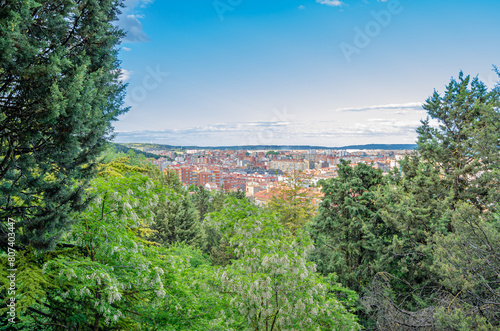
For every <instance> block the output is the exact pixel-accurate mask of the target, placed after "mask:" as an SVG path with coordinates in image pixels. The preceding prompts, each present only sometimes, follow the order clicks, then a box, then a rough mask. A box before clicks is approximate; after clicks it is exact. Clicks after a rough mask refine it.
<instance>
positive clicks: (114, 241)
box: [0, 161, 226, 331]
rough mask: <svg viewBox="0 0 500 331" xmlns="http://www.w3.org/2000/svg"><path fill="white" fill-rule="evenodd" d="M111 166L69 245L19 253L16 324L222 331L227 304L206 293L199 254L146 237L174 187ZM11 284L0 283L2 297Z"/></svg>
mask: <svg viewBox="0 0 500 331" xmlns="http://www.w3.org/2000/svg"><path fill="white" fill-rule="evenodd" d="M107 167H111V168H113V170H112V171H105V170H103V171H101V172H100V173H101V176H100V177H99V178H97V179H95V180H93V181H92V187H91V191H92V193H93V194H94V195H95V196H96V199H94V200H93V201H92V202H91V204H90V205H89V206H88V208H87V210H86V211H85V212H83V213H81V214H79V216H78V222H77V223H76V224H75V225H74V226H73V228H72V230H71V231H70V232H69V233H67V234H66V235H65V236H63V238H62V242H63V243H64V244H61V245H59V246H58V249H57V250H54V251H46V252H43V253H40V252H35V251H34V250H29V249H28V250H26V251H24V252H23V253H22V255H21V256H19V262H20V263H21V264H20V265H21V266H22V267H20V270H19V274H17V277H18V280H19V286H20V287H19V288H18V291H17V299H18V303H19V306H18V307H17V308H18V311H17V312H18V317H19V318H20V320H19V323H16V324H15V325H14V326H13V325H11V327H15V328H18V329H21V330H22V329H27V330H35V329H36V330H39V329H46V330H61V329H69V330H82V329H83V330H135V329H137V330H139V329H140V330H158V329H164V330H172V329H174V330H186V329H197V330H206V329H213V330H221V331H222V330H223V329H221V328H219V325H220V323H221V319H220V311H221V310H223V309H224V307H225V304H226V301H224V300H220V298H218V297H214V296H212V295H211V292H209V291H208V286H207V282H208V280H210V279H211V278H213V277H212V275H213V272H212V270H211V269H210V268H209V266H208V262H207V261H206V260H205V259H204V258H203V257H202V253H201V252H200V251H199V250H196V249H193V248H190V247H186V246H179V245H175V246H172V247H171V248H168V249H167V248H164V247H161V246H159V245H158V244H157V243H155V242H151V241H148V240H147V239H146V238H147V237H148V236H149V235H151V233H152V232H153V230H152V229H151V224H152V222H153V217H154V214H153V210H154V207H155V206H156V205H157V204H158V203H159V201H160V200H161V198H162V197H163V198H164V197H165V196H166V195H167V194H170V193H171V189H169V188H166V187H164V186H163V185H160V183H159V182H157V181H153V180H151V178H150V176H148V175H147V173H145V170H146V169H142V171H136V170H137V169H136V168H135V167H134V166H127V165H126V164H125V165H124V164H120V163H119V162H117V161H116V162H114V163H112V164H108V165H107ZM110 173H112V174H114V175H113V176H110V175H109V174H110ZM6 259H7V257H6V256H0V261H3V262H6ZM4 272H5V271H4V270H2V271H0V273H1V274H2V275H3V276H4ZM6 279H7V278H6V277H2V279H1V280H0V291H2V294H5V292H4V291H5V288H6V286H8V284H6V283H5V281H4V280H6ZM2 309H3V308H2Z"/></svg>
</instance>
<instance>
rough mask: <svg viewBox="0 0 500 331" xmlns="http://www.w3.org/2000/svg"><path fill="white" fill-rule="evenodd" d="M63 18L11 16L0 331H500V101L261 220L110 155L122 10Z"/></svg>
mask: <svg viewBox="0 0 500 331" xmlns="http://www.w3.org/2000/svg"><path fill="white" fill-rule="evenodd" d="M57 4H58V5H54V2H53V1H50V2H49V1H37V2H35V1H31V0H28V1H3V2H0V29H1V30H0V107H1V108H0V109H1V113H0V132H1V144H0V148H1V154H0V220H1V229H0V243H1V253H0V261H1V265H2V267H1V268H0V296H1V298H2V302H3V303H2V305H1V306H0V329H2V330H95V331H97V330H214V331H215V330H221V331H222V330H266V331H271V330H273V331H278V330H280V331H281V330H361V329H366V330H498V329H499V328H500V256H499V254H500V253H499V252H500V210H499V206H500V204H499V201H500V185H499V179H500V160H499V158H500V127H499V126H500V88H499V87H496V88H494V89H488V88H487V87H486V86H485V84H484V83H482V82H481V81H479V80H478V79H477V78H471V77H470V76H467V75H464V74H463V73H460V74H459V76H458V77H457V78H453V79H451V81H450V82H449V84H448V85H447V86H446V88H445V90H444V92H442V93H439V92H434V93H433V94H432V96H430V97H429V98H428V99H427V100H426V101H425V103H424V108H425V109H426V111H427V113H428V118H427V119H426V120H424V121H423V122H422V125H421V126H420V127H419V128H418V129H417V132H418V142H417V147H416V149H415V151H414V152H413V153H412V154H411V155H409V156H407V157H406V158H405V159H403V160H401V161H400V162H399V165H398V167H396V168H394V169H392V171H391V172H390V173H388V174H383V173H382V172H381V171H380V170H377V169H375V168H373V167H371V165H369V164H358V165H356V166H353V165H351V164H349V163H347V162H344V163H342V164H340V165H339V169H338V176H337V177H336V178H332V179H329V180H326V181H323V182H321V186H322V192H323V194H324V196H323V198H322V200H321V202H320V203H319V206H314V205H313V204H312V202H311V200H310V198H309V197H307V196H306V195H303V194H302V193H301V192H302V190H301V182H302V177H301V174H300V173H296V174H291V176H290V177H289V180H288V181H285V182H284V183H283V185H282V187H281V194H278V195H276V196H275V197H273V199H272V200H271V201H270V203H269V204H268V205H267V206H266V207H258V206H256V205H254V204H253V203H252V201H250V200H248V199H247V198H246V197H245V194H244V192H241V191H237V192H223V191H220V192H209V191H207V190H205V189H204V188H203V187H199V188H196V187H191V188H190V189H187V188H185V187H184V186H183V185H182V183H181V182H180V181H179V179H178V178H177V176H176V174H175V173H174V172H169V171H165V172H161V171H160V170H159V169H157V168H156V167H155V166H152V165H151V164H149V163H148V162H147V160H146V159H145V156H144V155H142V156H140V155H136V154H135V153H134V152H130V153H128V152H127V153H124V152H123V151H116V150H114V149H113V148H111V145H110V143H109V142H110V141H111V139H112V132H113V129H112V126H111V124H112V122H113V121H115V120H116V118H117V116H119V115H120V114H123V113H124V112H126V111H127V109H126V108H123V96H124V91H125V86H124V85H123V84H121V83H120V82H119V80H118V76H119V73H118V71H117V70H118V69H119V63H118V61H117V58H116V56H117V50H116V45H118V43H119V39H120V37H121V36H122V33H121V31H119V30H118V29H117V28H116V27H115V26H114V25H113V24H112V22H113V21H114V20H116V15H117V13H118V9H119V7H118V2H117V1H98V2H97V1H90V0H89V1H72V0H68V1H57ZM430 88H432V87H430Z"/></svg>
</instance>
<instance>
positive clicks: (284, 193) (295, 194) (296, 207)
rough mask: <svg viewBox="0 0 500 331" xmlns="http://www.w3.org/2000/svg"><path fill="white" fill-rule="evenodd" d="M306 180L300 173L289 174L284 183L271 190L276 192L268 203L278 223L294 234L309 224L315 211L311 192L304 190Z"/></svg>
mask: <svg viewBox="0 0 500 331" xmlns="http://www.w3.org/2000/svg"><path fill="white" fill-rule="evenodd" d="M305 180H306V178H305V176H304V174H303V173H301V172H294V173H292V174H290V175H289V176H288V177H287V179H286V180H285V182H284V183H281V185H278V186H277V187H274V188H273V191H274V192H276V194H275V195H273V197H272V198H271V200H270V201H269V203H268V208H269V209H270V210H271V211H273V212H275V213H276V214H277V215H278V217H279V221H280V222H281V223H282V224H283V225H285V226H286V227H287V228H288V229H289V230H290V231H291V232H292V233H296V232H297V231H299V230H300V229H302V228H303V227H304V225H305V224H306V223H308V222H310V221H311V220H312V218H313V216H314V212H315V211H316V209H317V208H316V206H315V205H314V203H313V199H314V197H313V196H312V193H311V191H309V190H307V189H306V188H305V185H304V182H305Z"/></svg>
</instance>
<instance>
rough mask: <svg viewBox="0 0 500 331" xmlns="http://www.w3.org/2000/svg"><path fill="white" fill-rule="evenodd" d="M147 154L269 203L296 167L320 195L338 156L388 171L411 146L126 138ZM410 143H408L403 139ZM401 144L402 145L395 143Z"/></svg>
mask: <svg viewBox="0 0 500 331" xmlns="http://www.w3.org/2000/svg"><path fill="white" fill-rule="evenodd" d="M127 146H128V147H134V149H136V150H140V151H141V152H144V153H145V154H146V155H149V156H152V155H154V156H156V157H155V158H152V157H151V158H149V161H150V162H151V163H153V164H155V165H157V166H158V167H159V168H160V170H162V171H164V172H167V171H175V172H176V173H177V174H178V176H179V179H180V180H181V182H182V183H183V185H184V186H186V187H191V186H198V187H200V186H202V187H204V188H205V189H206V190H210V191H214V190H226V191H230V190H231V191H235V190H243V191H245V194H246V196H247V197H249V198H252V199H253V200H254V201H255V202H256V203H257V204H259V205H262V204H267V201H268V200H269V199H270V198H271V197H272V196H273V194H272V192H273V188H274V187H276V186H277V184H278V183H279V182H282V181H284V180H286V178H287V177H288V176H290V175H291V174H292V173H294V172H297V171H300V172H301V173H302V175H303V176H304V178H305V181H304V186H305V187H307V188H309V189H310V190H311V194H312V195H318V198H319V197H320V194H321V193H320V190H319V189H317V187H318V182H319V181H320V180H326V179H328V178H334V177H336V176H337V170H338V167H337V166H338V164H340V162H341V160H346V161H349V162H350V163H351V164H352V165H353V166H355V165H357V164H358V163H366V164H371V165H372V166H373V167H374V168H377V169H381V170H382V171H383V172H384V173H387V172H388V171H389V170H390V169H392V168H394V167H396V166H397V162H398V160H400V159H401V158H403V157H404V156H405V155H407V154H409V153H411V151H412V149H393V150H385V149H363V150H359V149H358V150H356V149H347V150H344V149H339V150H336V149H309V150H247V149H240V150H238V149H235V150H229V149H178V150H171V149H168V150H162V149H158V148H159V147H158V146H150V145H140V144H128V145H127ZM406 146H408V147H412V146H411V145H406ZM398 147H401V146H398Z"/></svg>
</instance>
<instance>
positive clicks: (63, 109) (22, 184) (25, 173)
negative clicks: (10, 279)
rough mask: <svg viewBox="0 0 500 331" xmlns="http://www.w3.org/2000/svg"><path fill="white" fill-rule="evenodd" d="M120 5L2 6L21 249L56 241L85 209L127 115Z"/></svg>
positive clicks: (4, 163)
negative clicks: (112, 137) (99, 161)
mask: <svg viewBox="0 0 500 331" xmlns="http://www.w3.org/2000/svg"><path fill="white" fill-rule="evenodd" d="M118 2H119V1H117V0H103V1H93V0H83V1H74V0H59V1H48V0H38V1H35V0H8V1H2V2H0V220H1V222H2V227H3V226H4V222H5V220H6V218H7V217H12V218H14V219H16V220H17V222H18V224H19V227H18V230H19V232H18V235H17V238H18V241H17V242H18V244H19V245H23V244H31V245H32V246H34V247H36V248H44V249H45V248H47V247H53V245H54V242H55V240H56V239H57V238H59V237H60V236H61V234H62V233H63V232H64V229H65V228H66V226H67V225H68V224H69V223H70V221H71V218H69V217H68V215H69V214H70V213H71V212H73V211H75V210H79V211H81V210H83V208H84V207H85V203H86V202H85V196H84V187H85V185H86V181H87V180H88V179H89V178H91V177H92V175H93V174H94V172H95V164H94V162H95V159H96V157H97V156H98V155H99V153H101V152H102V151H103V150H104V149H105V146H106V141H107V140H108V139H109V134H110V133H111V130H112V127H111V122H112V121H114V120H116V117H117V116H118V115H120V114H122V113H123V112H124V109H122V107H121V105H122V99H123V91H124V86H123V85H122V84H121V83H119V81H118V76H119V63H118V61H117V58H116V56H117V47H116V46H117V44H118V43H119V38H120V36H121V35H122V34H121V32H120V31H119V30H117V28H116V27H114V26H113V24H112V22H113V21H114V20H116V17H117V13H118V12H117V10H118ZM0 233H1V235H0V241H1V242H2V243H3V244H2V247H4V245H5V232H4V231H1V232H0Z"/></svg>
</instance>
